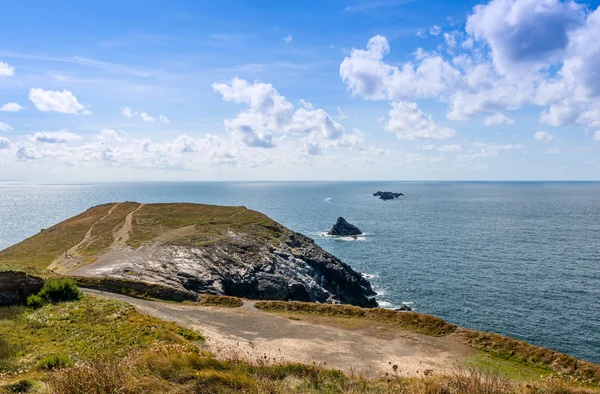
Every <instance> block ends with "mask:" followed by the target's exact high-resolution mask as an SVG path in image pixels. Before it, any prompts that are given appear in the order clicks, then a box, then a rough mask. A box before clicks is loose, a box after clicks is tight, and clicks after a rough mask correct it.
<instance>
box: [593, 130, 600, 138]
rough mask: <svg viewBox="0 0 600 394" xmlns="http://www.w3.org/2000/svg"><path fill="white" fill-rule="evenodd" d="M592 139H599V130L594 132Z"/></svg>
mask: <svg viewBox="0 0 600 394" xmlns="http://www.w3.org/2000/svg"><path fill="white" fill-rule="evenodd" d="M594 141H600V130H598V131H596V132H595V133H594Z"/></svg>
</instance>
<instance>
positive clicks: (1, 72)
mask: <svg viewBox="0 0 600 394" xmlns="http://www.w3.org/2000/svg"><path fill="white" fill-rule="evenodd" d="M13 75H15V68H14V67H12V66H9V65H8V63H4V62H0V77H12V76H13Z"/></svg>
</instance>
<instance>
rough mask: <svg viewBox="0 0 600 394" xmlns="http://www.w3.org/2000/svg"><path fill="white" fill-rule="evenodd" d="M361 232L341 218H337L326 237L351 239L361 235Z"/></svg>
mask: <svg viewBox="0 0 600 394" xmlns="http://www.w3.org/2000/svg"><path fill="white" fill-rule="evenodd" d="M361 234H362V231H360V230H359V229H358V227H356V226H355V225H353V224H350V223H348V222H347V221H346V219H344V218H343V217H341V216H340V217H339V218H338V219H337V222H336V223H335V224H334V225H333V227H332V228H331V230H329V232H328V233H327V235H338V236H341V237H351V236H353V235H361Z"/></svg>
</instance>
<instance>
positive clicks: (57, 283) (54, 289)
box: [27, 278, 83, 308]
mask: <svg viewBox="0 0 600 394" xmlns="http://www.w3.org/2000/svg"><path fill="white" fill-rule="evenodd" d="M82 296H83V294H82V293H81V291H80V290H79V289H78V288H77V284H76V283H75V281H74V280H73V279H70V278H50V279H48V280H46V283H44V287H42V289H41V290H40V291H39V293H37V294H32V295H30V296H29V297H28V298H27V306H30V307H33V308H40V307H42V306H44V305H45V304H50V303H58V302H64V301H76V300H79V299H81V297H82Z"/></svg>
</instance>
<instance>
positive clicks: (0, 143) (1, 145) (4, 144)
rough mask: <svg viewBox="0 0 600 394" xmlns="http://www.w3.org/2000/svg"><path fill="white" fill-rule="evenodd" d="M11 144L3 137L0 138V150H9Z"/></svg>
mask: <svg viewBox="0 0 600 394" xmlns="http://www.w3.org/2000/svg"><path fill="white" fill-rule="evenodd" d="M11 146H12V144H11V143H10V141H9V140H7V139H6V138H4V137H0V149H10V148H11Z"/></svg>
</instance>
